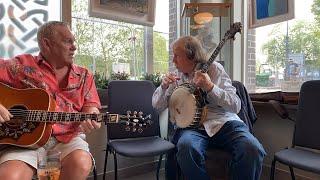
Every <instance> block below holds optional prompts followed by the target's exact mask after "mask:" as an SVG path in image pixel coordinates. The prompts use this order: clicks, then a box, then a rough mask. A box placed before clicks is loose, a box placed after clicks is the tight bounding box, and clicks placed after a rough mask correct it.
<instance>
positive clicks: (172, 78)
mask: <svg viewBox="0 0 320 180" xmlns="http://www.w3.org/2000/svg"><path fill="white" fill-rule="evenodd" d="M179 79H180V78H179V77H178V76H177V75H176V74H174V73H168V74H166V75H165V76H164V77H163V78H162V82H161V88H162V89H168V87H169V85H170V84H172V83H175V82H177V80H179Z"/></svg>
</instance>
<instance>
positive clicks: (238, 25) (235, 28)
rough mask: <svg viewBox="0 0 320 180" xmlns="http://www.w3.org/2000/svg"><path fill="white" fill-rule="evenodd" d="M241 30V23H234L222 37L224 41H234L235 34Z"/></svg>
mask: <svg viewBox="0 0 320 180" xmlns="http://www.w3.org/2000/svg"><path fill="white" fill-rule="evenodd" d="M241 30H242V24H241V22H236V23H233V24H232V25H231V28H230V29H229V30H228V31H227V32H226V33H225V35H224V37H225V39H226V40H227V39H233V40H234V39H235V38H234V36H235V35H236V34H237V32H239V33H241Z"/></svg>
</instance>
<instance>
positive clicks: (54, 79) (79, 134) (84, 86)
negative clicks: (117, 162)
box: [0, 21, 101, 180]
mask: <svg viewBox="0 0 320 180" xmlns="http://www.w3.org/2000/svg"><path fill="white" fill-rule="evenodd" d="M37 40H38V45H39V48H40V53H39V55H38V56H32V55H29V54H23V55H19V56H16V57H14V58H12V59H10V60H3V59H0V74H1V76H0V82H1V83H4V84H6V85H8V86H11V87H13V88H18V89H25V88H41V89H44V90H45V91H46V92H47V93H48V94H49V95H50V97H52V98H53V99H54V100H55V101H56V105H55V107H54V109H55V111H58V112H84V113H99V108H100V101H99V97H98V94H97V91H96V87H95V84H94V80H93V75H92V74H91V73H90V72H89V71H88V70H87V69H84V68H81V67H79V66H77V65H75V64H73V59H74V54H75V50H76V46H75V44H74V43H75V38H74V36H73V34H72V33H71V31H70V28H69V27H68V25H67V24H66V23H64V22H58V21H52V22H47V23H45V24H43V25H42V26H41V27H40V28H39V30H38V34H37ZM0 96H1V93H0ZM32 101H34V102H35V103H37V99H36V98H34V99H32ZM3 104H4V103H3V102H0V125H1V123H2V124H3V123H7V122H9V121H10V118H12V117H13V115H12V114H11V113H10V112H9V111H8V109H7V108H6V107H5V106H4V105H3ZM100 126H101V123H98V122H96V121H94V120H90V119H88V120H85V121H82V122H81V123H77V122H73V123H63V122H61V123H54V124H53V125H52V134H51V137H50V139H49V141H48V142H47V144H46V145H44V146H43V147H38V148H36V149H30V148H24V147H16V146H6V147H4V145H0V147H1V146H2V147H1V148H0V149H1V150H0V179H11V180H14V179H17V180H24V179H25V180H30V179H32V176H33V175H34V174H35V172H36V168H37V153H38V152H40V151H44V150H47V149H51V148H54V149H57V150H58V151H60V152H61V158H62V161H61V166H62V169H61V174H60V179H68V180H73V179H74V180H81V179H83V180H84V179H86V178H87V176H88V175H89V173H90V170H91V168H92V164H93V159H92V155H91V154H90V152H89V147H88V143H87V142H86V141H85V134H84V133H89V132H91V131H92V130H94V129H98V128H100ZM50 133H51V132H50Z"/></svg>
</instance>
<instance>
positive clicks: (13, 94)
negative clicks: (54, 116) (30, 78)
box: [0, 83, 55, 149]
mask: <svg viewBox="0 0 320 180" xmlns="http://www.w3.org/2000/svg"><path fill="white" fill-rule="evenodd" d="M0 103H1V104H2V105H3V106H4V107H6V108H7V109H9V110H12V109H24V110H45V111H54V108H55V101H54V100H53V99H52V98H51V97H50V96H49V94H48V93H47V92H46V91H45V90H42V89H36V88H34V89H15V88H11V87H9V86H7V85H4V84H2V83H0ZM51 132H52V125H51V123H46V122H30V121H24V119H22V118H21V119H19V118H13V119H12V120H10V121H9V122H6V123H3V124H0V147H1V146H3V145H14V146H19V147H27V148H39V147H41V146H43V145H45V143H46V142H47V141H48V140H49V138H50V136H51ZM0 149H1V148H0Z"/></svg>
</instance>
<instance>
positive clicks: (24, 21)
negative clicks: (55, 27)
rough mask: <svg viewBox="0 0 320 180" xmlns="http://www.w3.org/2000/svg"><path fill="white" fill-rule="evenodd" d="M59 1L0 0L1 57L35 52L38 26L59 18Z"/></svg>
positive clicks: (36, 50) (37, 49) (37, 50)
mask: <svg viewBox="0 0 320 180" xmlns="http://www.w3.org/2000/svg"><path fill="white" fill-rule="evenodd" d="M60 7H61V1H58V0H55V1H49V0H46V1H1V2H0V58H10V57H13V56H15V55H18V54H21V53H31V54H37V53H38V52H39V48H38V44H37V39H36V38H37V30H38V27H39V26H40V25H41V24H43V23H44V22H47V21H50V20H60V19H61V8H60Z"/></svg>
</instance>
